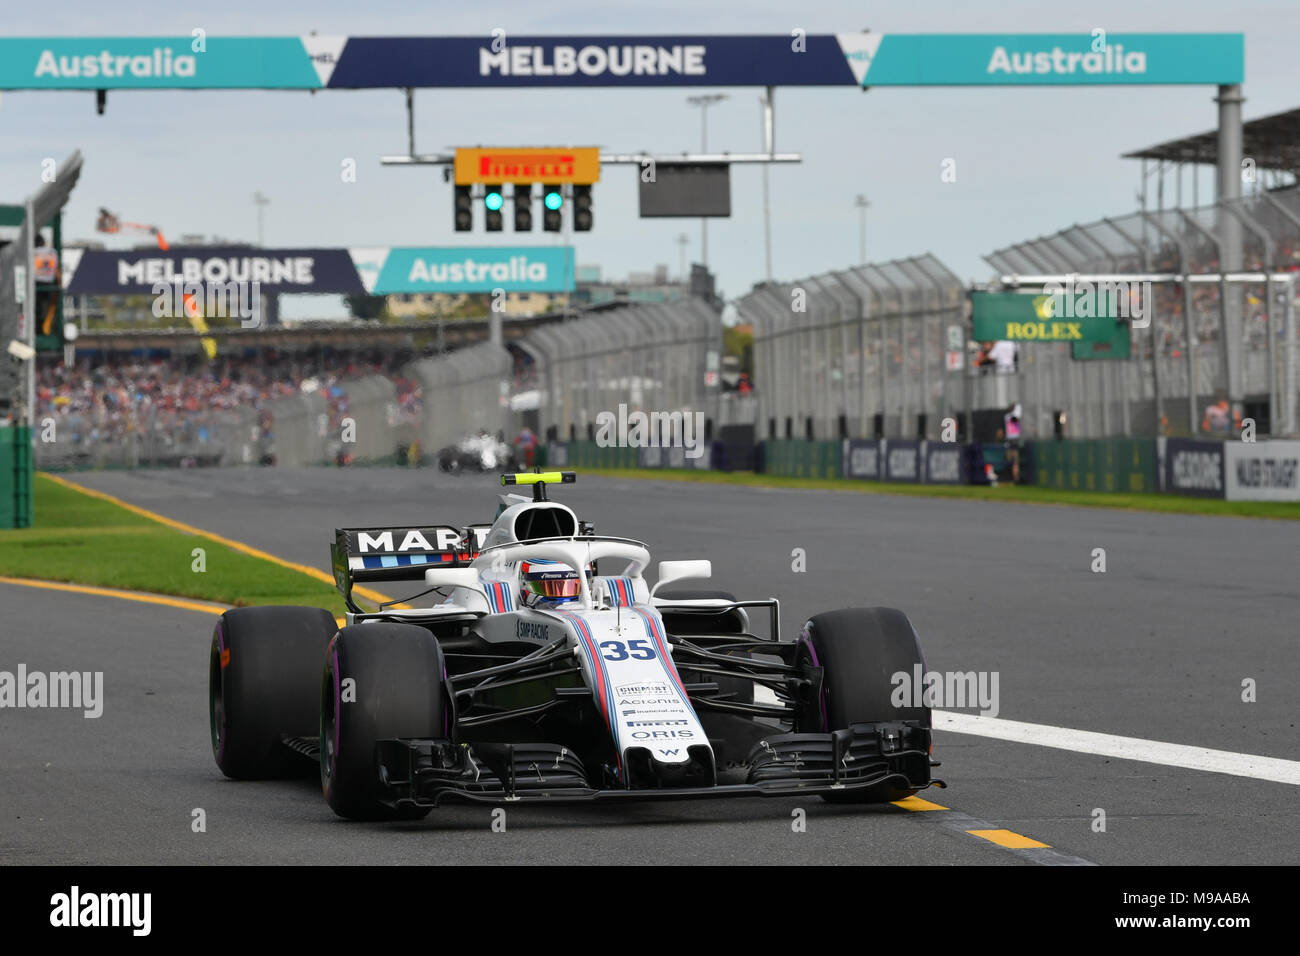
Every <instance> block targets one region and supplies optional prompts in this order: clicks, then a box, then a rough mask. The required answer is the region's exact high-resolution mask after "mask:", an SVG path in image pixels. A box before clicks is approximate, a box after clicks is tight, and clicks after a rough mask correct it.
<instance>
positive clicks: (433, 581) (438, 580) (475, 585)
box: [424, 568, 483, 591]
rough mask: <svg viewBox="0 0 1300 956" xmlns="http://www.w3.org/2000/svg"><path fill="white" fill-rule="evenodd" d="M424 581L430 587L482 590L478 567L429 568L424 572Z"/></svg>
mask: <svg viewBox="0 0 1300 956" xmlns="http://www.w3.org/2000/svg"><path fill="white" fill-rule="evenodd" d="M424 583H425V584H427V585H429V586H430V587H439V588H445V587H451V588H469V589H471V590H474V591H482V590H483V585H482V584H481V583H480V582H479V577H478V568H429V569H428V570H427V571H425V572H424Z"/></svg>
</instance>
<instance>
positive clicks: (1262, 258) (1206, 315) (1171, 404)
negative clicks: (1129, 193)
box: [985, 188, 1300, 437]
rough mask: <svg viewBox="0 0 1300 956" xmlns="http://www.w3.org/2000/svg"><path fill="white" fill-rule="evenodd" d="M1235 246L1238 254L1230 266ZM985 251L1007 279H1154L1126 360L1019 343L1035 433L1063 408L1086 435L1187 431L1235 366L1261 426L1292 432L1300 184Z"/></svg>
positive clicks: (1224, 387) (1076, 431)
mask: <svg viewBox="0 0 1300 956" xmlns="http://www.w3.org/2000/svg"><path fill="white" fill-rule="evenodd" d="M1238 242H1239V243H1240V248H1241V257H1240V260H1239V261H1231V260H1230V257H1229V254H1228V250H1230V249H1232V248H1233V247H1234V246H1235V245H1236V244H1237V243H1238ZM985 259H986V261H987V262H988V263H989V264H990V265H992V266H993V267H994V268H995V269H997V270H998V271H999V273H1001V274H1002V275H1003V276H1008V277H1013V276H1046V275H1057V276H1060V275H1070V274H1095V275H1101V274H1105V275H1116V276H1119V277H1120V278H1122V277H1124V276H1126V275H1131V276H1132V277H1133V278H1134V281H1135V282H1140V280H1141V277H1144V276H1145V277H1148V278H1150V279H1153V280H1154V281H1152V285H1151V291H1152V293H1153V296H1152V298H1153V302H1152V303H1150V305H1151V306H1152V308H1151V312H1150V316H1149V318H1150V325H1149V327H1147V328H1145V329H1143V328H1138V327H1134V328H1133V329H1132V332H1131V338H1132V351H1131V358H1130V359H1129V360H1127V361H1123V360H1106V361H1094V362H1079V361H1072V360H1071V358H1070V347H1069V345H1068V344H1060V343H1035V344H1034V345H1031V346H1029V347H1027V348H1022V349H1021V363H1020V371H1019V372H1018V373H1017V377H1018V378H1019V380H1020V382H1019V384H1020V387H1021V388H1022V389H1023V390H1024V392H1025V395H1026V400H1027V402H1028V404H1027V406H1026V409H1025V412H1026V425H1027V426H1028V431H1029V433H1030V434H1039V435H1050V434H1051V428H1052V421H1051V416H1052V413H1053V412H1054V411H1057V410H1059V411H1065V412H1067V414H1068V421H1069V427H1068V433H1069V434H1072V435H1076V436H1081V437H1083V436H1103V435H1117V434H1123V435H1150V434H1157V433H1165V434H1183V435H1186V434H1194V433H1196V432H1197V431H1199V430H1200V428H1201V425H1202V421H1203V418H1204V414H1205V409H1206V406H1207V405H1209V404H1211V403H1213V402H1215V401H1216V400H1217V399H1219V398H1223V397H1226V395H1227V391H1228V388H1229V368H1230V365H1232V364H1235V365H1236V367H1237V369H1238V372H1237V377H1238V379H1239V382H1240V391H1241V393H1242V397H1243V399H1244V402H1245V405H1246V415H1247V416H1248V417H1252V418H1254V419H1255V420H1256V422H1257V426H1258V427H1257V431H1258V433H1260V434H1270V433H1272V434H1278V433H1282V432H1289V431H1294V430H1295V429H1296V398H1297V396H1296V391H1297V386H1296V359H1295V351H1296V338H1297V336H1296V325H1295V295H1296V285H1295V282H1294V281H1293V279H1294V276H1295V274H1296V273H1297V271H1300V189H1297V188H1291V189H1286V190H1280V191H1277V192H1272V193H1270V192H1267V191H1261V192H1259V193H1258V194H1256V195H1252V196H1249V197H1245V198H1242V199H1234V200H1227V201H1223V202H1217V203H1214V204H1211V205H1207V206H1202V207H1199V208H1195V209H1166V210H1160V211H1154V212H1152V211H1147V212H1135V213H1131V214H1129V215H1127V216H1120V217H1116V218H1108V219H1100V220H1098V221H1096V222H1092V223H1089V224H1086V225H1074V226H1071V227H1069V228H1068V229H1062V230H1060V231H1059V232H1057V233H1055V234H1053V235H1050V236H1044V237H1041V238H1038V239H1033V240H1028V241H1025V242H1019V243H1016V244H1014V245H1011V246H1008V247H1007V248H1005V249H1000V250H998V251H996V252H994V253H991V254H990V255H988V256H986V257H985ZM1171 276H1182V277H1186V278H1185V279H1183V280H1182V281H1177V280H1175V279H1173V278H1171ZM1198 276H1204V277H1208V281H1207V280H1200V279H1198V278H1197V277H1198ZM1160 277H1164V278H1160Z"/></svg>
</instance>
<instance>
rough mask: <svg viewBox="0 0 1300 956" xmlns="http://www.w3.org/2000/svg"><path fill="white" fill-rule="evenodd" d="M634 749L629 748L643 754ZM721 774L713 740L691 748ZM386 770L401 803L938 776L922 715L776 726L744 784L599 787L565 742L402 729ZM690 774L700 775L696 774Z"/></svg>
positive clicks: (740, 790) (922, 783)
mask: <svg viewBox="0 0 1300 956" xmlns="http://www.w3.org/2000/svg"><path fill="white" fill-rule="evenodd" d="M635 749H636V748H633V749H632V750H630V751H629V752H628V756H629V758H632V757H633V756H634V751H635ZM691 749H692V751H693V753H692V756H693V758H695V759H696V760H698V761H700V762H701V763H703V764H707V768H706V769H707V776H708V779H711V780H714V781H716V774H715V773H714V770H713V759H712V754H711V752H710V750H709V748H708V747H702V746H700V747H694V748H691ZM376 756H377V761H378V773H379V779H380V782H381V783H382V784H383V786H384V788H385V791H386V793H387V794H388V799H387V800H386V801H385V802H387V803H390V804H391V805H393V806H399V805H411V804H414V805H417V806H437V805H438V804H439V803H441V802H442V801H444V800H448V799H460V800H468V801H475V802H480V803H503V802H507V803H515V802H550V803H557V802H558V803H570V802H583V801H593V800H664V799H683V798H698V797H735V796H764V797H788V796H802V795H804V794H821V793H837V792H851V791H860V790H865V789H868V788H871V787H882V786H887V787H888V788H889V789H893V790H922V789H925V788H926V787H929V786H932V785H934V786H940V787H942V786H943V785H944V784H943V782H942V781H940V780H934V779H932V778H931V776H930V768H931V766H932V762H931V760H930V730H929V729H928V728H925V727H919V726H916V725H915V724H913V723H878V724H854V725H853V726H852V727H851V728H850V729H847V730H837V731H835V732H833V733H828V734H805V733H772V734H770V735H768V736H767V737H765V738H763V739H762V740H760V741H759V742H758V743H757V744H756V745H755V746H754V748H753V750H752V751H751V752H750V755H749V760H748V761H747V763H748V774H747V779H746V780H745V782H743V783H730V784H717V783H716V782H715V783H714V784H713V785H710V786H660V787H636V788H628V787H626V786H618V785H617V782H616V783H615V785H614V786H607V787H606V786H597V785H594V784H593V782H592V781H591V780H590V779H589V778H588V773H587V770H586V768H585V767H584V766H583V764H582V761H581V760H580V759H579V758H578V756H577V755H576V754H574V753H573V751H571V750H569V749H568V748H567V747H562V746H560V745H558V744H545V743H526V744H525V743H521V744H500V743H493V744H488V743H476V744H454V743H452V742H451V741H450V740H436V739H410V738H400V739H393V740H381V741H379V742H378V744H377V745H376ZM687 779H698V778H697V776H696V775H691V776H690V777H688V778H687Z"/></svg>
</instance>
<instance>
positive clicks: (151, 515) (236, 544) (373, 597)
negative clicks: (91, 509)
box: [41, 472, 408, 608]
mask: <svg viewBox="0 0 1300 956" xmlns="http://www.w3.org/2000/svg"><path fill="white" fill-rule="evenodd" d="M41 474H42V475H43V476H44V477H46V478H48V479H49V480H50V481H53V482H55V483H56V484H60V485H63V486H64V487H65V488H71V489H72V490H73V491H79V492H81V493H82V494H83V495H89V496H90V497H92V498H99V499H100V500H101V501H107V502H109V503H110V504H114V505H117V506H118V507H119V508H125V509H126V510H127V511H130V512H131V513H132V514H137V515H139V516H140V517H142V518H148V519H149V520H150V521H156V522H158V523H159V524H163V525H166V526H167V527H169V528H173V529H175V530H177V531H182V532H184V533H185V534H192V535H196V536H198V537H200V538H207V539H208V540H209V541H215V542H217V543H218V544H224V545H225V546H226V547H227V548H231V549H233V550H235V551H239V552H242V553H243V554H246V555H248V556H249V557H253V558H260V559H261V560H263V561H270V562H271V563H272V564H278V565H280V567H282V568H289V569H290V570H291V571H297V572H299V573H300V574H306V575H308V576H309V577H313V578H315V579H316V580H317V581H324V582H325V583H326V584H328V585H330V586H331V587H333V585H334V578H333V577H332V576H331V575H328V574H326V573H325V572H324V571H321V570H320V569H318V568H313V567H311V566H310V565H306V564H298V563H297V562H294V561H286V560H285V559H284V558H277V557H276V556H275V555H273V554H269V553H268V552H266V551H262V550H260V549H258V548H254V547H253V546H252V545H248V544H244V543H243V542H242V541H235V540H232V539H231V538H223V537H222V536H221V535H219V534H214V533H213V532H211V531H204V530H203V529H202V528H196V527H194V526H193V525H188V524H185V522H183V521H176V520H175V519H173V518H168V517H167V516H166V515H160V514H158V513H157V512H156V511H150V510H149V509H148V508H141V507H140V506H139V505H133V504H131V503H130V502H128V501H123V500H122V499H121V498H117V497H114V496H113V495H110V494H108V493H107V492H103V491H96V490H95V489H93V488H87V487H86V486H85V485H79V484H77V483H76V482H75V481H68V480H67V479H66V478H60V477H59V476H58V475H52V474H50V473H48V472H42V473H41ZM352 592H353V593H354V594H357V595H360V596H361V597H363V598H365V599H366V600H367V601H374V602H375V603H376V604H383V603H386V602H388V601H391V600H392V598H390V597H389V596H388V595H386V594H380V593H379V592H378V591H374V590H371V589H370V588H367V587H360V586H354V587H353V588H352ZM407 606H408V605H405V604H396V605H394V607H398V608H404V607H407Z"/></svg>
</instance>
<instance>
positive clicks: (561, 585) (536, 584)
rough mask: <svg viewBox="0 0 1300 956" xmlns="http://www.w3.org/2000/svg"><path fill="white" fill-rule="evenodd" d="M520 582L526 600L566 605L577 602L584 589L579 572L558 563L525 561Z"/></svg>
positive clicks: (521, 569) (521, 568)
mask: <svg viewBox="0 0 1300 956" xmlns="http://www.w3.org/2000/svg"><path fill="white" fill-rule="evenodd" d="M519 580H520V582H521V584H522V585H523V587H522V591H523V596H524V599H525V600H526V601H527V600H529V599H530V598H531V600H532V601H533V602H535V601H546V602H548V603H554V604H565V603H568V602H569V601H576V600H577V599H578V593H579V591H580V589H581V587H582V585H581V584H580V583H579V578H578V572H577V571H575V570H573V568H571V567H569V566H568V565H567V564H560V563H559V562H558V561H525V562H523V564H522V566H521V567H520V574H519Z"/></svg>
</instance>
